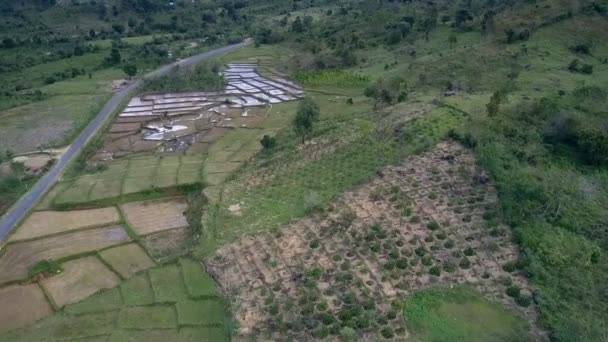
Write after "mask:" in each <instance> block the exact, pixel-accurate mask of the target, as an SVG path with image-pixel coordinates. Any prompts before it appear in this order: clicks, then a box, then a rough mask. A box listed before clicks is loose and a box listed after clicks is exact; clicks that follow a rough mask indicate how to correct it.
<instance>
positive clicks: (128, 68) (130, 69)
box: [122, 64, 137, 79]
mask: <svg viewBox="0 0 608 342" xmlns="http://www.w3.org/2000/svg"><path fill="white" fill-rule="evenodd" d="M122 70H123V71H124V72H125V74H127V76H129V79H131V78H132V77H133V76H135V75H137V66H135V65H134V64H126V65H124V66H123V67H122Z"/></svg>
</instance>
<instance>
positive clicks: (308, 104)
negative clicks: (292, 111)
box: [293, 97, 321, 143]
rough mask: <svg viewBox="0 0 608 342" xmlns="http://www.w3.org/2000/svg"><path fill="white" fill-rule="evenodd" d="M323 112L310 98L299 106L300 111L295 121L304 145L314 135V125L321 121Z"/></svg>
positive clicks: (305, 99) (296, 129)
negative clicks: (320, 117)
mask: <svg viewBox="0 0 608 342" xmlns="http://www.w3.org/2000/svg"><path fill="white" fill-rule="evenodd" d="M320 114H321V110H320V108H319V105H318V104H316V103H315V101H314V100H312V99H311V98H309V97H306V98H304V99H303V100H302V101H301V102H300V103H299V104H298V111H297V112H296V116H295V118H294V120H293V126H294V129H295V131H296V134H297V135H298V136H300V137H301V138H302V143H304V141H305V140H306V138H307V137H308V136H309V135H310V134H311V133H312V130H313V126H314V123H315V122H316V121H318V120H319V115H320Z"/></svg>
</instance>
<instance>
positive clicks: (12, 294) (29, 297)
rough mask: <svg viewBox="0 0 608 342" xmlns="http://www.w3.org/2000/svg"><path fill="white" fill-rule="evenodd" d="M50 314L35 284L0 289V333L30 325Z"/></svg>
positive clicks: (49, 307) (42, 295) (50, 310)
mask: <svg viewBox="0 0 608 342" xmlns="http://www.w3.org/2000/svg"><path fill="white" fill-rule="evenodd" d="M52 313H53V310H52V309H51V306H50V305H49V303H48V302H47V301H46V299H45V298H44V293H43V292H42V290H41V289H40V287H39V286H38V285H37V284H30V285H23V286H21V285H14V286H8V287H5V288H3V289H0V333H2V332H6V331H9V330H12V329H16V328H21V327H24V326H27V325H30V324H32V323H34V322H36V321H37V320H39V319H42V318H44V317H46V316H49V315H50V314H52Z"/></svg>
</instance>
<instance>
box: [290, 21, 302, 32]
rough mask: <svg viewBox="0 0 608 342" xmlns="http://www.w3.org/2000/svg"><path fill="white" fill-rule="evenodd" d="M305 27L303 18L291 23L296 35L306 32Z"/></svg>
mask: <svg viewBox="0 0 608 342" xmlns="http://www.w3.org/2000/svg"><path fill="white" fill-rule="evenodd" d="M304 29H305V26H304V23H302V18H300V17H297V18H296V20H294V21H293V23H291V30H292V31H293V32H295V33H302V32H304Z"/></svg>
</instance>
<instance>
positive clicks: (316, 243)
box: [308, 239, 321, 249]
mask: <svg viewBox="0 0 608 342" xmlns="http://www.w3.org/2000/svg"><path fill="white" fill-rule="evenodd" d="M308 245H309V246H310V248H312V249H316V248H319V247H320V246H321V243H320V242H319V240H318V239H314V240H312V241H311V242H310V243H309V244H308Z"/></svg>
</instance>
